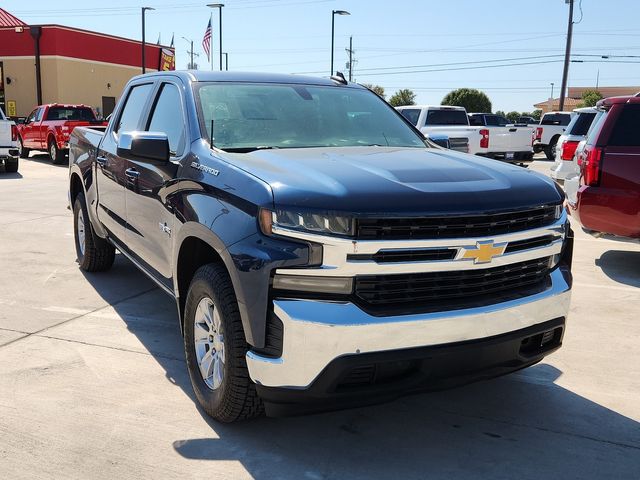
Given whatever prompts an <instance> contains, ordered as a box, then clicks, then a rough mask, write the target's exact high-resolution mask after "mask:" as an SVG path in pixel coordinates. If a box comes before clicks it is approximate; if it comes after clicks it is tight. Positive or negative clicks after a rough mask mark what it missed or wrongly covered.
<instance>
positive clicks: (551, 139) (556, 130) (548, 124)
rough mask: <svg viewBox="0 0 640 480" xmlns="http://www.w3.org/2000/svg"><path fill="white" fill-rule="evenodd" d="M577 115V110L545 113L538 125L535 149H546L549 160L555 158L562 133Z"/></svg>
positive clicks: (534, 141) (537, 151)
mask: <svg viewBox="0 0 640 480" xmlns="http://www.w3.org/2000/svg"><path fill="white" fill-rule="evenodd" d="M575 115H576V113H575V112H549V113H545V114H544V115H543V116H542V118H541V119H540V123H539V124H538V126H537V127H536V130H535V134H534V138H533V151H534V152H535V153H539V152H542V151H544V154H545V155H546V156H547V160H553V159H554V158H555V154H556V145H557V143H558V139H559V138H560V135H562V134H563V133H564V131H565V130H566V128H567V126H568V125H569V123H570V122H571V120H572V119H573V117H574V116H575Z"/></svg>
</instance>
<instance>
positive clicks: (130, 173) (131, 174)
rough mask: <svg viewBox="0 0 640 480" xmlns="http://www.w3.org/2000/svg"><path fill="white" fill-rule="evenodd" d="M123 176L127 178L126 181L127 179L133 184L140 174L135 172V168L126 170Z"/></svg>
mask: <svg viewBox="0 0 640 480" xmlns="http://www.w3.org/2000/svg"><path fill="white" fill-rule="evenodd" d="M124 174H125V176H126V177H127V179H129V180H130V181H132V182H135V181H136V180H137V179H138V177H139V176H140V172H139V171H138V170H136V169H135V168H127V169H126V170H125V171H124Z"/></svg>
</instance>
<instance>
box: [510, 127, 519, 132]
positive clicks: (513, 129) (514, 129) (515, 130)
mask: <svg viewBox="0 0 640 480" xmlns="http://www.w3.org/2000/svg"><path fill="white" fill-rule="evenodd" d="M509 131H510V132H517V131H518V129H517V128H510V129H509Z"/></svg>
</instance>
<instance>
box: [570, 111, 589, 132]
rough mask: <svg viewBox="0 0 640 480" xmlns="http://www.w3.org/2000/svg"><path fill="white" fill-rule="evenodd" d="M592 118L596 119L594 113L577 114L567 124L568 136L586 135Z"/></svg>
mask: <svg viewBox="0 0 640 480" xmlns="http://www.w3.org/2000/svg"><path fill="white" fill-rule="evenodd" d="M594 118H596V112H584V113H579V114H578V115H576V116H575V117H574V119H573V120H572V121H571V123H570V124H569V128H567V133H568V134H569V135H586V134H587V132H588V131H589V127H591V123H592V122H593V119H594Z"/></svg>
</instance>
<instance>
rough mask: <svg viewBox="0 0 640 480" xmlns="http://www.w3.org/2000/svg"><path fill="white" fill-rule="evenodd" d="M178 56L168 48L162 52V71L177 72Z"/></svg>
mask: <svg viewBox="0 0 640 480" xmlns="http://www.w3.org/2000/svg"><path fill="white" fill-rule="evenodd" d="M175 69H176V56H175V52H174V51H173V50H171V49H168V48H163V49H162V50H160V71H164V70H175Z"/></svg>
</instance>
